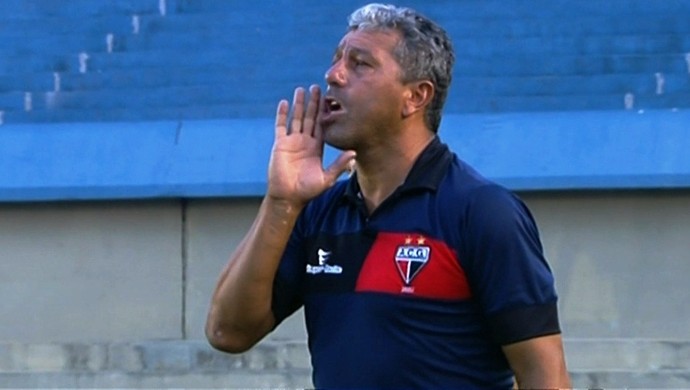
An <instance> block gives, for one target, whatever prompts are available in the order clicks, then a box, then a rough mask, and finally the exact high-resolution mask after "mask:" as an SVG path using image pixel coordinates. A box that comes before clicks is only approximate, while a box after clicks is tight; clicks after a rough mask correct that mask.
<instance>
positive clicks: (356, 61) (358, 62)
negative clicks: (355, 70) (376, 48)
mask: <svg viewBox="0 0 690 390" xmlns="http://www.w3.org/2000/svg"><path fill="white" fill-rule="evenodd" d="M352 64H353V65H354V66H356V67H361V66H370V65H369V63H368V62H366V61H364V60H361V59H359V58H354V59H353V60H352Z"/></svg>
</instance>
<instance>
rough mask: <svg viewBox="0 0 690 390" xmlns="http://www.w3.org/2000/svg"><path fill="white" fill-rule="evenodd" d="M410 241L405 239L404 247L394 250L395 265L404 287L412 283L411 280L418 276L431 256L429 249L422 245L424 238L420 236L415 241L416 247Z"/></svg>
mask: <svg viewBox="0 0 690 390" xmlns="http://www.w3.org/2000/svg"><path fill="white" fill-rule="evenodd" d="M412 241H413V240H412V238H411V237H408V238H406V239H405V245H400V246H399V247H398V248H397V249H396V250H395V265H396V266H397V267H398V271H399V272H400V276H401V277H402V279H403V281H404V282H405V285H406V286H409V285H410V283H412V279H414V278H415V276H417V275H418V274H419V271H421V269H422V268H423V267H424V265H426V263H427V262H428V261H429V258H430V255H431V248H430V247H429V246H426V245H424V242H425V241H426V239H425V238H424V237H421V236H420V237H419V238H418V239H417V240H416V244H417V245H413V244H412Z"/></svg>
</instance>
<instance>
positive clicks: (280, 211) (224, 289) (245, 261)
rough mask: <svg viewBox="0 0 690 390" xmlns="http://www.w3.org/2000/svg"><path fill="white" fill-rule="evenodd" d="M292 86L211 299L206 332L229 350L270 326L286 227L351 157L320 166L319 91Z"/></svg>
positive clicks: (260, 335) (289, 229)
mask: <svg viewBox="0 0 690 390" xmlns="http://www.w3.org/2000/svg"><path fill="white" fill-rule="evenodd" d="M310 92H311V94H310V98H309V103H308V104H307V107H306V110H305V108H304V100H305V92H304V90H303V89H302V88H298V89H296V90H295V97H294V99H293V110H292V119H291V120H290V121H289V122H290V123H289V128H288V111H289V105H288V102H287V101H284V100H283V101H281V102H280V103H279V104H278V112H277V114H276V126H275V141H274V144H273V150H272V152H271V161H270V163H269V169H268V190H267V193H266V196H265V197H264V199H263V202H262V203H261V207H260V208H259V213H258V215H257V217H256V219H255V220H254V224H253V225H252V227H251V228H250V230H249V232H248V233H247V235H246V236H245V237H244V239H243V240H242V242H241V243H240V245H239V246H238V247H237V249H236V250H235V252H234V253H233V254H232V256H231V257H230V261H229V262H228V264H227V265H226V267H225V268H224V270H223V271H222V273H221V275H220V278H219V281H218V283H217V285H216V289H215V291H214V293H213V297H212V299H211V307H210V310H209V313H208V318H207V321H206V337H207V338H208V340H209V342H210V343H211V345H212V346H213V347H215V348H217V349H220V350H224V351H227V352H243V351H245V350H247V349H249V348H251V347H252V346H253V345H254V344H255V343H256V342H258V341H259V340H261V338H263V337H264V336H265V335H266V334H267V333H268V332H270V331H271V329H272V328H273V326H274V323H275V319H274V317H273V313H272V311H271V299H272V289H273V279H274V277H275V274H276V271H277V269H278V264H279V262H280V258H281V256H282V254H283V252H284V250H285V247H286V245H287V241H288V239H289V237H290V233H291V232H292V229H293V227H294V225H295V222H296V220H297V217H298V215H299V213H300V212H301V210H302V208H303V207H304V205H305V204H306V203H307V202H308V201H309V200H310V199H312V198H314V197H316V196H317V195H319V194H320V193H322V192H323V191H325V190H326V189H327V188H329V187H330V186H332V185H333V184H334V183H335V181H336V180H337V178H338V176H339V175H340V174H341V173H342V172H343V171H344V170H345V169H346V168H347V165H348V163H349V162H350V161H351V160H352V159H353V158H354V152H351V151H348V152H343V154H341V155H340V157H339V158H338V159H337V160H336V161H335V162H334V163H333V164H332V165H331V166H330V167H329V168H328V169H326V170H324V169H323V165H322V159H323V134H322V132H321V128H320V126H318V114H319V105H320V92H319V89H318V87H316V86H312V88H311V90H310Z"/></svg>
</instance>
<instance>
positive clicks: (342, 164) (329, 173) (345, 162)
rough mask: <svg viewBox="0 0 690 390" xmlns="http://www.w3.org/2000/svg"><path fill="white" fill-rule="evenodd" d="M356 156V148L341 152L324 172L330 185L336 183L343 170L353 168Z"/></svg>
mask: <svg viewBox="0 0 690 390" xmlns="http://www.w3.org/2000/svg"><path fill="white" fill-rule="evenodd" d="M356 156H357V155H356V153H355V151H354V150H346V151H344V152H342V153H340V156H338V158H337V159H336V160H335V161H334V162H333V163H332V164H331V165H329V166H328V168H326V170H325V172H324V174H325V176H326V180H327V182H328V184H329V185H333V184H335V181H336V180H338V177H340V175H341V174H342V173H343V172H345V171H351V170H352V167H353V163H354V161H355V157H356Z"/></svg>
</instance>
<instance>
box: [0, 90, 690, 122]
mask: <svg viewBox="0 0 690 390" xmlns="http://www.w3.org/2000/svg"><path fill="white" fill-rule="evenodd" d="M17 97H21V96H19V95H18V96H17ZM280 98H289V96H280V97H278V96H276V97H275V98H274V99H263V100H257V101H255V102H252V101H249V100H242V101H238V102H235V103H228V102H226V103H216V104H204V103H201V102H198V103H194V104H189V105H186V106H181V105H180V106H173V105H167V106H166V105H159V106H153V105H146V104H129V105H121V106H115V104H114V103H113V102H109V103H108V104H109V105H110V106H111V108H105V107H95V106H94V105H92V106H91V107H88V108H86V107H84V108H61V109H45V108H35V107H34V108H32V110H31V111H25V110H24V108H23V107H22V108H17V107H14V108H2V107H0V111H2V112H3V113H2V115H3V122H4V123H7V124H10V123H47V122H102V121H108V122H115V121H123V122H131V121H155V120H175V121H179V120H203V119H224V118H271V117H273V115H274V114H275V110H276V105H277V102H278V100H279V99H280ZM36 99H38V98H36V97H34V100H36ZM689 102H690V93H686V94H676V95H670V94H669V95H660V96H657V95H654V96H650V95H634V96H633V97H632V101H631V106H630V107H629V108H628V106H626V98H625V95H624V94H608V95H599V96H592V95H578V96H570V97H567V98H564V97H559V96H531V97H524V96H483V97H467V96H454V95H453V94H452V93H451V95H450V96H449V99H448V102H447V105H446V108H447V110H448V111H449V112H453V113H498V112H521V111H522V112H549V111H552V112H554V111H578V110H583V111H602V110H614V111H618V110H620V111H623V110H628V111H634V112H640V111H645V110H671V111H673V110H679V109H686V108H690V103H689Z"/></svg>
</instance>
